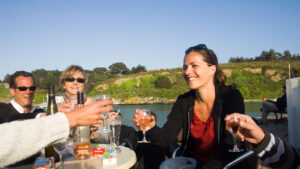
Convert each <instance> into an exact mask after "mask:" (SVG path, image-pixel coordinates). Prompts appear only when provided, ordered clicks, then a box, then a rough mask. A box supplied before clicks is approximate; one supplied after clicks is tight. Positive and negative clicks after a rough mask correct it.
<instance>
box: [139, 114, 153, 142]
mask: <svg viewBox="0 0 300 169" xmlns="http://www.w3.org/2000/svg"><path fill="white" fill-rule="evenodd" d="M142 111H143V113H142V114H140V115H139V116H138V121H139V124H140V126H141V129H142V131H143V140H141V141H138V143H150V141H148V140H147V139H146V131H145V130H146V127H147V126H148V125H149V123H150V122H151V120H152V119H151V115H152V114H151V111H150V110H146V109H143V110H142Z"/></svg>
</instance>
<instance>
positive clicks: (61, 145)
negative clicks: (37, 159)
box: [53, 141, 67, 169]
mask: <svg viewBox="0 0 300 169" xmlns="http://www.w3.org/2000/svg"><path fill="white" fill-rule="evenodd" d="M66 144H67V142H66V141H65V142H62V143H56V144H54V145H53V147H54V150H55V151H56V152H57V154H58V155H59V161H60V163H59V168H58V169H64V168H63V163H64V161H63V158H62V157H63V154H64V150H65V148H66Z"/></svg>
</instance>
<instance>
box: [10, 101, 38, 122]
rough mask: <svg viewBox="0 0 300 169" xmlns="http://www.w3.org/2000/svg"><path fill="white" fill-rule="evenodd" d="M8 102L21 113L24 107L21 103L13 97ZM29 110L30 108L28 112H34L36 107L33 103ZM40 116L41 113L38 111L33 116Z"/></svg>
mask: <svg viewBox="0 0 300 169" xmlns="http://www.w3.org/2000/svg"><path fill="white" fill-rule="evenodd" d="M10 104H11V105H12V106H13V107H14V108H15V109H16V110H17V111H18V112H19V113H20V114H23V113H24V109H23V107H22V106H21V105H19V104H18V103H17V102H16V101H15V100H14V99H12V100H11V101H10ZM31 107H32V108H31V110H30V113H32V112H34V110H35V109H36V107H34V106H33V105H32V106H31ZM40 116H41V113H38V114H37V115H36V116H35V118H40Z"/></svg>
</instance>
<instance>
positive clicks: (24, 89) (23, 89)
mask: <svg viewBox="0 0 300 169" xmlns="http://www.w3.org/2000/svg"><path fill="white" fill-rule="evenodd" d="M15 89H19V90H20V91H26V90H27V89H29V90H30V91H35V89H36V86H30V87H24V86H22V87H15Z"/></svg>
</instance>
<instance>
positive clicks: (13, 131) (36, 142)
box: [0, 100, 113, 167]
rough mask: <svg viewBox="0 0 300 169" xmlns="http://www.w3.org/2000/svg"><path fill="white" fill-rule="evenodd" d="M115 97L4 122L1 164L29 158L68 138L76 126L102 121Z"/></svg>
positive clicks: (110, 109) (0, 151)
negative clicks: (40, 115) (69, 108)
mask: <svg viewBox="0 0 300 169" xmlns="http://www.w3.org/2000/svg"><path fill="white" fill-rule="evenodd" d="M112 104H113V103H112V101H108V100H105V101H98V102H95V103H92V104H90V105H87V106H85V107H82V108H79V109H74V110H72V111H69V112H65V113H61V112H58V113H56V114H54V115H51V116H46V117H43V118H37V119H29V120H23V121H14V122H9V123H4V124H0V133H1V137H0V167H4V166H7V165H10V164H13V163H15V162H17V161H20V160H22V159H24V158H27V157H29V156H31V155H33V154H35V153H37V152H39V151H40V150H41V149H43V148H45V147H46V146H47V145H49V144H55V143H58V142H63V141H66V139H67V138H68V136H69V131H70V129H71V128H73V127H75V126H87V125H101V124H102V123H103V115H102V114H101V113H103V112H109V111H112V110H113V108H112V107H110V106H107V105H112ZM20 152H21V153H20Z"/></svg>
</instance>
